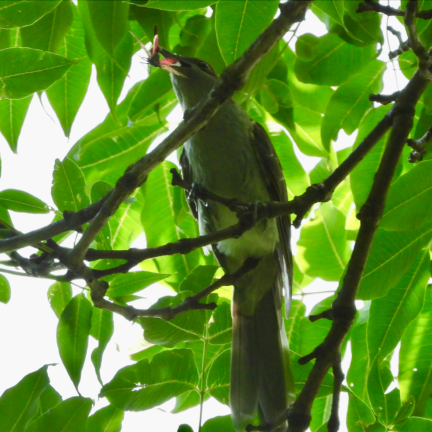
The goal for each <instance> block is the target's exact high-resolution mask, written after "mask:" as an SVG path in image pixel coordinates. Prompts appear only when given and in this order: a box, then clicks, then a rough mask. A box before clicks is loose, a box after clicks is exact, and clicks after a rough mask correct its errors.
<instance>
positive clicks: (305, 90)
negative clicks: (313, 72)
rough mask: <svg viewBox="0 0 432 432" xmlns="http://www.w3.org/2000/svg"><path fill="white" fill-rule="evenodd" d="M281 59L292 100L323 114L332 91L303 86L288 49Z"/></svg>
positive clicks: (309, 85) (327, 88) (320, 87)
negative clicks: (284, 66) (284, 65)
mask: <svg viewBox="0 0 432 432" xmlns="http://www.w3.org/2000/svg"><path fill="white" fill-rule="evenodd" d="M325 3H328V1H327V0H326V1H325ZM337 3H340V2H339V0H337ZM283 58H284V60H285V61H286V65H287V69H288V71H287V76H288V86H289V89H290V92H291V94H292V96H293V99H294V100H295V101H296V102H297V104H300V105H302V106H304V107H307V108H309V109H310V110H312V111H314V112H318V113H320V114H321V113H324V112H325V110H326V108H327V104H328V102H329V100H330V98H331V96H332V94H333V93H334V91H333V90H332V89H331V88H330V87H324V86H317V85H314V84H305V83H303V82H301V81H299V80H298V79H297V77H296V75H295V73H294V66H295V62H296V56H295V54H294V53H293V52H292V51H291V49H290V48H289V47H287V48H286V49H285V51H284V53H283Z"/></svg>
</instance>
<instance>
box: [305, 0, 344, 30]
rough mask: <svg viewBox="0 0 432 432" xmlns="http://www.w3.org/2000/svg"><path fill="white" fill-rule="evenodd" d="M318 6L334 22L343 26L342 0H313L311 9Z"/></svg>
mask: <svg viewBox="0 0 432 432" xmlns="http://www.w3.org/2000/svg"><path fill="white" fill-rule="evenodd" d="M314 8H318V9H319V10H321V11H322V12H324V13H325V14H326V15H328V16H329V17H330V19H331V20H333V21H334V22H335V23H336V24H339V25H341V26H344V22H343V17H344V12H345V11H344V0H315V1H314V2H313V5H312V10H313V9H314Z"/></svg>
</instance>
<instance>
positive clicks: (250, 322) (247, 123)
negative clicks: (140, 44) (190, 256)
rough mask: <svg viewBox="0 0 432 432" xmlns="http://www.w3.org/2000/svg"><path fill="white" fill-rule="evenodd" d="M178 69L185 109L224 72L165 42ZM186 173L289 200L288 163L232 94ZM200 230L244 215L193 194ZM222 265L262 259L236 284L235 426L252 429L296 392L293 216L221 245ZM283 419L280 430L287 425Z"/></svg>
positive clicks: (212, 186) (191, 145)
mask: <svg viewBox="0 0 432 432" xmlns="http://www.w3.org/2000/svg"><path fill="white" fill-rule="evenodd" d="M158 52H160V53H161V54H162V55H163V56H164V57H165V59H163V60H161V66H162V68H163V69H166V70H168V71H169V72H170V75H171V81H172V83H173V87H174V91H175V93H176V95H177V98H178V100H179V102H180V105H181V107H182V109H183V111H186V110H189V109H191V108H193V107H194V106H195V105H197V104H198V102H200V100H201V99H203V98H204V97H206V96H207V94H208V93H209V92H210V91H211V89H212V88H213V86H214V84H215V82H216V80H217V75H216V73H215V72H214V70H213V68H212V67H211V66H210V65H209V64H208V63H206V62H204V61H202V60H199V59H196V58H189V57H183V56H179V55H175V54H172V53H170V52H168V51H167V50H165V49H163V48H158ZM180 163H181V166H182V172H183V176H184V178H185V180H187V181H188V182H190V183H192V182H194V183H197V184H199V185H200V186H202V187H203V188H205V189H207V190H209V191H210V192H213V193H214V194H217V195H219V196H222V197H224V198H237V199H239V200H241V201H242V202H246V203H259V202H266V201H287V189H286V185H285V180H284V177H283V174H282V169H281V166H280V163H279V160H278V158H277V155H276V152H275V150H274V148H273V146H272V143H271V141H270V139H269V137H268V135H267V133H266V132H265V130H264V128H263V127H262V126H261V125H259V124H258V123H256V122H255V121H253V120H252V119H251V118H250V117H249V116H248V114H247V113H246V112H245V111H244V110H243V109H242V108H241V107H240V106H239V105H237V103H235V102H234V101H233V100H232V99H229V100H227V101H226V102H225V103H224V104H223V106H222V107H221V108H220V109H219V111H218V112H217V113H216V114H215V115H214V116H213V117H212V119H211V120H210V121H209V122H208V124H207V125H206V126H205V127H204V128H203V129H201V130H200V131H199V132H197V133H196V134H195V135H194V136H193V137H192V138H190V139H189V140H188V141H187V142H186V143H185V144H184V148H183V153H182V156H181V159H180ZM189 205H190V207H191V210H192V213H193V214H194V216H195V217H196V218H197V219H198V223H199V228H200V233H201V234H208V233H211V232H213V231H215V230H220V229H223V228H226V227H228V226H231V225H234V224H235V223H237V222H238V220H237V218H236V215H235V214H234V213H232V212H231V211H230V210H229V209H227V208H226V207H224V206H223V205H221V204H219V203H216V202H214V201H211V200H208V201H207V202H203V201H201V200H199V199H196V200H189ZM213 249H214V252H215V255H216V257H217V259H218V261H219V263H220V264H221V266H222V267H223V268H224V269H225V270H226V271H228V272H234V271H236V270H237V269H238V268H239V267H240V266H241V265H242V264H243V263H244V261H245V260H246V259H247V258H251V257H255V258H259V259H260V261H259V264H258V266H257V267H256V268H255V269H254V270H253V271H251V272H249V273H248V274H246V275H245V276H243V277H242V278H241V279H240V280H239V281H238V282H237V283H236V284H235V286H234V297H233V305H232V315H233V338H232V354H231V386H230V407H231V411H232V419H233V423H234V426H235V428H236V429H237V430H238V431H244V430H245V428H246V426H247V425H248V424H250V423H252V422H253V420H254V419H255V417H256V415H257V414H258V415H259V417H260V421H261V422H262V423H268V424H275V423H276V422H277V421H278V420H279V419H280V418H283V416H284V414H285V413H286V410H287V408H288V404H289V403H290V402H292V400H293V398H294V384H293V380H292V377H291V373H290V369H289V355H288V341H287V336H286V332H285V327H284V322H283V317H282V311H281V308H282V298H283V295H282V291H283V289H285V290H286V292H287V293H288V294H287V299H288V301H287V302H286V305H285V307H286V309H287V310H288V311H289V306H290V300H291V284H292V256H291V249H290V220H289V217H288V216H282V217H279V218H278V219H277V220H276V219H269V220H263V221H261V222H259V223H257V224H256V225H255V227H254V228H253V229H251V230H249V231H247V232H246V233H244V234H243V235H242V236H241V237H240V238H238V239H229V240H224V241H221V242H219V243H217V244H216V245H214V246H213ZM286 429H287V423H286V422H282V424H280V426H278V427H277V428H275V429H274V431H277V432H282V431H286Z"/></svg>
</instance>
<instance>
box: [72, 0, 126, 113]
mask: <svg viewBox="0 0 432 432" xmlns="http://www.w3.org/2000/svg"><path fill="white" fill-rule="evenodd" d="M90 3H100V2H87V1H81V2H79V3H78V9H79V12H80V15H81V18H82V20H83V23H84V29H85V34H86V46H87V51H88V54H89V57H90V59H91V60H92V62H93V63H94V64H95V66H96V70H97V81H98V84H99V87H100V89H101V90H102V93H103V95H104V96H105V99H106V101H107V103H108V106H109V108H110V111H111V112H112V113H114V112H115V109H116V105H117V100H118V98H119V96H120V93H121V90H122V87H123V83H124V80H125V78H126V76H127V74H128V72H129V68H130V64H131V57H132V54H133V40H132V35H131V34H129V33H126V35H125V36H124V37H123V38H122V39H121V40H120V42H119V43H118V45H117V47H116V48H115V51H114V52H113V54H112V55H109V54H108V53H107V51H106V50H105V49H104V47H103V46H102V45H101V44H100V43H99V41H98V37H97V35H96V33H95V31H94V29H93V26H92V20H91V16H90V11H89V4H90ZM110 3H112V2H110ZM115 3H118V2H115ZM108 31H109V30H108Z"/></svg>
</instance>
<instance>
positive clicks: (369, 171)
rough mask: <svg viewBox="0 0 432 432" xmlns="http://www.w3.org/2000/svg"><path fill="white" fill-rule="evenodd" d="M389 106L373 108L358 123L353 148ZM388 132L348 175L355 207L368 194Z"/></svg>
mask: <svg viewBox="0 0 432 432" xmlns="http://www.w3.org/2000/svg"><path fill="white" fill-rule="evenodd" d="M390 108H391V106H390V105H387V106H382V107H379V108H373V109H372V110H371V111H370V112H369V113H368V114H367V115H366V117H365V118H364V119H363V121H362V122H361V124H360V127H359V132H358V135H357V139H356V141H355V143H354V146H353V150H354V149H355V148H357V146H358V145H359V144H360V143H361V142H362V141H363V140H364V139H365V138H366V137H367V135H368V134H369V133H370V132H371V131H372V130H373V128H374V127H375V126H376V125H377V123H378V122H379V121H380V120H381V119H382V118H383V117H384V116H385V115H386V114H387V112H388V111H389V110H390ZM388 134H389V133H387V134H385V135H384V136H383V137H382V138H381V139H380V140H379V142H378V143H376V144H375V146H374V148H373V149H372V150H371V151H370V152H369V153H368V154H367V155H366V157H365V158H364V159H363V160H362V161H361V162H360V163H359V164H358V165H357V166H356V167H355V168H354V169H353V171H352V172H351V175H350V180H351V189H352V192H353V196H354V201H355V203H356V207H357V209H360V207H361V206H362V205H363V204H364V203H365V201H366V198H367V196H368V195H369V192H370V189H371V186H372V183H373V180H374V177H375V173H376V172H377V169H378V166H379V163H380V161H381V157H382V155H383V153H384V148H385V142H386V141H387V138H388Z"/></svg>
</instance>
